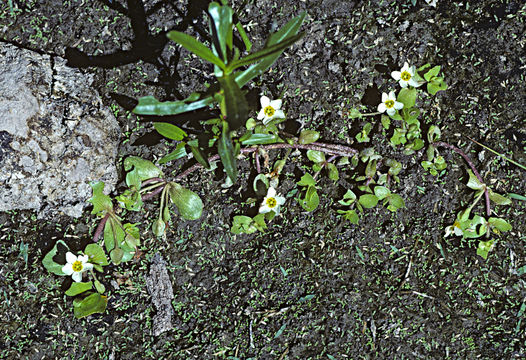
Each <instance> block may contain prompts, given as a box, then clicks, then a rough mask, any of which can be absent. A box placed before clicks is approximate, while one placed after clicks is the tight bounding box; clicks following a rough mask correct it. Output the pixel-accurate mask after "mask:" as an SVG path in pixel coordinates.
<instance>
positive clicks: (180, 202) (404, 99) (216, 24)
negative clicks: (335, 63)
mask: <svg viewBox="0 0 526 360" xmlns="http://www.w3.org/2000/svg"><path fill="white" fill-rule="evenodd" d="M208 14H209V31H210V38H211V39H212V41H211V42H210V44H204V43H201V42H199V41H198V40H197V39H195V38H194V37H192V36H190V35H188V34H185V33H181V32H177V31H170V32H169V33H168V34H167V36H168V38H169V39H170V40H173V41H174V42H175V43H177V44H178V45H180V46H181V47H183V48H185V49H186V50H188V51H190V52H192V53H193V54H195V55H197V56H199V57H200V58H202V59H203V60H204V61H206V62H208V63H211V64H213V67H214V75H215V78H216V80H217V82H216V83H215V84H212V85H210V86H207V87H206V88H205V89H195V90H196V91H195V92H193V93H191V94H189V95H188V96H187V98H186V99H184V100H177V101H159V100H157V99H156V98H154V97H152V96H147V97H142V98H140V99H139V100H138V104H137V106H136V107H135V109H134V110H133V112H134V113H135V114H137V115H157V116H169V115H176V114H184V113H187V112H191V111H195V110H198V109H202V108H210V109H212V110H214V111H215V112H213V113H214V114H215V115H214V116H213V117H211V118H210V119H207V120H203V121H202V125H203V126H204V128H205V132H204V134H203V133H202V134H199V136H197V135H198V134H193V133H187V132H186V131H185V130H183V129H181V128H180V127H178V126H176V125H174V124H172V123H169V122H155V123H154V124H153V126H154V128H155V129H156V130H157V132H159V134H161V135H162V136H164V137H165V138H167V139H170V140H171V141H173V150H172V151H171V152H169V153H168V154H166V155H165V156H163V157H162V158H161V159H159V160H158V161H157V164H154V163H153V162H152V161H150V160H148V159H143V158H140V157H136V156H129V157H127V158H126V159H125V160H124V170H125V171H126V177H125V183H126V190H124V191H123V192H121V193H120V194H118V195H116V196H115V197H114V198H112V197H110V196H109V195H107V194H105V193H104V192H103V190H104V184H103V183H102V182H97V183H93V184H91V186H92V189H93V196H92V198H91V199H90V200H89V201H90V203H91V205H92V206H93V209H92V211H91V213H92V214H93V215H95V216H97V217H98V218H100V221H99V223H98V226H97V227H96V229H95V231H94V234H93V243H91V244H89V245H87V246H86V247H85V249H84V250H83V251H82V252H79V253H74V252H73V251H71V250H70V249H69V246H68V244H67V243H66V242H65V241H63V240H59V241H58V242H57V243H56V245H55V247H54V248H53V249H52V250H51V251H50V252H49V253H48V254H47V255H46V256H45V258H44V260H43V264H44V266H45V267H46V268H47V269H48V270H49V271H50V272H52V273H53V274H55V275H60V276H72V277H73V280H74V281H73V283H72V284H71V286H70V288H69V289H68V290H67V291H66V295H68V296H71V297H73V298H74V300H73V309H74V315H75V316H76V317H79V318H80V317H84V316H87V315H90V314H93V313H97V312H104V311H105V309H106V305H107V302H108V298H107V296H106V295H104V294H105V291H106V289H105V287H104V285H103V284H102V283H101V282H100V281H99V280H98V279H97V273H101V272H103V271H104V267H105V266H108V265H109V264H110V262H111V263H112V264H114V265H119V264H121V263H125V262H128V261H131V260H132V259H134V256H135V255H136V253H137V251H138V248H139V246H140V244H141V238H140V234H141V232H142V231H141V229H140V228H139V224H136V223H131V222H127V221H126V220H125V215H126V214H127V213H129V212H140V211H143V210H144V205H145V202H147V201H150V200H151V199H153V198H157V197H158V198H159V207H158V210H157V211H156V212H155V216H154V218H153V219H152V221H151V225H150V226H151V231H152V232H153V234H154V235H155V236H158V237H164V236H165V234H166V229H167V228H168V227H169V226H170V224H172V223H173V222H174V221H176V220H175V219H176V217H175V216H177V214H178V216H180V217H182V218H183V219H186V220H198V219H199V218H200V217H201V215H202V212H203V209H204V208H205V207H206V206H207V199H206V198H205V199H204V201H203V199H201V198H200V196H199V195H198V194H197V193H196V192H194V191H193V190H190V189H189V188H187V187H186V186H185V184H184V181H185V179H186V178H187V177H188V176H189V175H190V174H192V173H194V172H195V171H197V170H202V169H204V170H208V171H211V170H214V169H217V168H218V167H220V168H222V169H223V170H224V174H225V177H224V184H223V186H224V187H229V186H232V184H234V183H235V182H236V181H237V180H238V178H239V177H240V176H243V177H244V178H247V176H248V175H250V174H253V175H254V180H253V181H252V187H253V191H254V194H255V197H254V198H249V199H247V200H246V203H247V204H253V206H254V207H255V208H256V209H257V211H256V212H257V215H255V216H248V214H243V213H237V214H236V215H235V216H234V217H233V219H232V224H231V227H230V228H231V232H232V233H234V234H242V233H244V234H251V233H254V232H258V231H261V232H264V231H266V229H267V228H268V227H269V226H270V225H271V223H272V220H273V219H274V218H275V217H276V216H283V212H284V209H285V208H286V207H288V206H295V204H298V205H299V206H300V207H301V208H302V209H303V210H304V211H307V212H310V211H315V210H316V209H317V208H318V205H319V203H320V195H319V192H323V190H324V189H323V184H324V182H323V181H321V180H320V178H321V177H322V176H327V178H328V180H327V181H333V182H338V181H339V180H340V179H341V178H342V177H346V178H347V179H348V180H350V181H349V182H346V184H349V183H352V184H354V187H352V188H348V189H345V194H344V195H343V198H341V199H336V200H337V201H336V204H337V205H336V208H335V211H336V213H337V214H339V215H340V216H341V217H342V220H343V221H348V224H349V226H353V224H357V223H358V222H359V221H360V218H362V217H364V216H366V214H367V209H370V208H373V207H375V206H383V207H385V208H386V209H388V210H389V211H392V212H396V211H397V210H398V209H401V208H404V207H405V201H406V200H405V199H403V198H402V196H400V195H399V194H397V193H396V189H397V188H399V186H400V184H401V182H402V179H400V172H401V170H402V168H403V164H402V163H401V162H399V161H397V160H395V159H392V158H388V157H385V156H382V155H380V154H379V153H378V151H376V149H375V148H374V147H373V146H369V145H368V144H370V143H371V142H372V137H377V138H378V139H379V141H381V142H383V143H385V144H386V145H388V146H391V147H392V148H393V149H398V150H401V151H403V152H404V153H405V154H406V155H408V156H412V157H415V158H416V159H419V161H420V162H421V165H422V166H423V168H424V169H426V171H428V172H429V173H430V174H431V175H433V176H437V177H439V176H441V174H443V172H444V171H446V167H447V163H446V161H445V159H444V157H443V156H442V155H441V154H440V152H439V149H447V150H450V151H453V152H455V153H457V154H459V155H460V156H462V157H463V158H464V160H466V162H467V164H468V167H469V170H468V174H469V180H468V183H467V186H468V187H469V188H470V189H473V190H474V191H475V194H474V199H473V202H472V203H471V204H470V205H469V206H468V207H466V208H464V209H462V210H460V211H459V213H458V214H456V218H455V214H449V215H447V216H446V217H447V218H450V219H451V220H452V221H453V224H452V225H448V226H446V227H444V235H445V236H459V237H462V238H477V239H480V242H479V247H478V251H477V253H478V254H479V255H480V256H482V257H484V258H486V257H487V256H488V253H489V251H490V250H491V248H492V246H493V245H494V243H495V241H496V239H497V237H498V235H499V234H500V233H501V232H504V231H508V230H510V229H511V225H510V224H509V223H508V222H507V221H506V220H505V219H503V218H501V217H498V216H497V215H495V212H494V211H493V209H492V207H491V206H492V205H491V204H492V203H494V204H496V205H506V204H509V203H510V200H509V199H507V198H505V197H503V196H501V195H498V194H496V193H494V192H493V191H492V190H491V189H490V188H489V187H488V186H487V185H486V183H485V182H484V181H483V179H482V177H481V176H480V174H479V173H478V171H477V169H476V168H475V166H474V164H473V162H472V161H471V160H470V159H469V157H468V156H467V155H466V154H465V153H464V152H463V151H462V150H461V149H459V148H457V147H456V146H453V145H450V144H448V143H446V142H444V141H441V140H440V137H441V131H440V129H439V128H438V127H437V126H434V125H430V126H429V127H428V129H427V132H426V133H425V134H423V131H422V124H421V110H420V109H419V107H418V102H417V100H418V98H419V97H424V96H425V97H428V96H433V95H435V94H436V93H437V92H438V91H444V90H446V89H447V85H446V83H445V81H444V77H443V75H441V67H440V66H435V67H431V65H430V64H425V65H423V66H420V67H419V68H416V67H415V66H412V65H410V64H409V63H408V62H406V63H405V64H403V66H402V67H401V69H400V70H399V71H393V72H392V74H391V75H392V78H393V81H392V83H390V84H387V85H386V91H385V92H384V93H383V94H382V98H381V103H380V104H378V106H377V109H376V110H377V112H373V113H361V112H360V111H359V110H358V109H349V111H348V114H349V115H348V120H349V121H358V120H360V121H365V120H364V119H366V118H368V117H371V118H374V119H378V120H379V122H377V123H374V122H365V123H363V127H362V129H361V131H360V132H359V133H358V134H357V135H356V141H357V142H358V144H360V150H358V149H355V148H353V147H350V146H348V145H341V144H331V143H326V142H323V141H320V133H319V132H318V131H315V130H303V131H301V132H299V133H298V134H290V133H287V132H285V131H284V126H283V125H284V122H285V121H286V113H285V110H284V109H285V106H284V99H271V98H270V97H268V96H266V95H263V96H261V98H260V104H261V108H260V109H259V110H258V111H256V112H251V111H250V109H249V106H248V103H247V100H246V98H245V95H246V90H245V89H244V87H246V85H247V84H249V83H250V81H251V80H253V79H254V78H256V77H258V76H260V75H261V74H263V73H264V72H265V71H267V70H268V69H269V68H270V67H271V66H272V64H274V62H275V61H276V60H277V59H278V57H279V56H280V55H281V54H282V53H283V51H285V50H286V49H287V48H289V47H291V46H292V45H293V44H294V43H296V42H297V41H298V40H300V39H301V38H302V36H303V35H304V34H303V33H301V32H300V31H299V30H300V27H301V25H302V23H303V20H304V18H305V16H306V14H305V13H303V14H300V15H299V16H297V17H295V18H293V19H292V20H290V21H289V22H288V23H287V24H286V25H284V26H283V27H282V28H281V29H279V30H278V31H277V32H275V33H272V34H270V35H269V37H268V39H267V41H266V43H265V45H264V46H263V47H262V48H261V49H260V50H257V51H252V43H251V42H250V40H249V39H248V37H247V34H246V33H245V31H244V29H243V27H242V25H241V23H240V22H239V21H237V20H236V19H237V17H236V16H235V14H234V11H233V9H232V8H231V7H230V6H228V5H227V4H226V2H225V1H223V2H222V3H217V2H212V3H210V5H209V7H208ZM234 34H237V35H236V36H238V37H239V38H241V40H242V42H236V41H234V40H233V39H234ZM236 43H242V44H243V47H242V48H238V47H237V46H235V44H236ZM397 85H399V86H400V89H399V90H395V89H394V88H395V86H397ZM424 85H426V86H424ZM424 88H425V90H423V89H424ZM375 128H379V129H380V131H379V132H374V129H375ZM424 148H425V149H424ZM276 150H281V151H279V152H275V153H274V154H272V156H271V152H274V151H276ZM298 151H300V152H302V151H303V152H305V155H306V158H305V161H301V163H298V165H301V167H299V170H300V171H301V172H302V174H301V176H298V178H297V179H296V182H295V184H296V189H294V191H288V193H287V195H285V196H284V195H282V194H285V192H284V191H283V190H281V189H280V178H281V176H282V174H283V172H284V169H285V165H286V164H287V162H291V161H295V162H297V161H298V160H292V156H291V154H292V153H293V152H298ZM422 157H423V160H422V159H421V158H422ZM179 159H186V161H187V163H188V164H187V165H185V166H184V167H183V168H184V169H185V170H182V171H180V172H179V173H177V174H176V175H166V174H168V173H169V174H173V171H166V169H169V168H170V165H169V163H171V162H174V161H175V160H179ZM271 159H273V160H271ZM295 159H296V158H295ZM238 161H247V162H249V163H250V164H251V166H249V167H248V169H249V170H248V172H247V173H244V174H241V175H240V174H238ZM249 173H250V174H249ZM291 194H292V195H291ZM292 197H295V201H293V199H290V198H292ZM482 198H484V199H485V209H486V212H485V214H478V213H477V209H478V208H476V204H477V203H478V202H479V201H480V200H481V199H482ZM175 209H177V212H174V210H175ZM251 213H253V212H251ZM59 253H65V254H66V263H59V260H57V259H58V258H59V257H58V256H57V255H59Z"/></svg>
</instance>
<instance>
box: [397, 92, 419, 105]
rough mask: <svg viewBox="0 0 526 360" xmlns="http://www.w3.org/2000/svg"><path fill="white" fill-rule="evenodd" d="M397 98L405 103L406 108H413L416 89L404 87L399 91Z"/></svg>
mask: <svg viewBox="0 0 526 360" xmlns="http://www.w3.org/2000/svg"><path fill="white" fill-rule="evenodd" d="M397 100H398V101H399V102H401V103H402V104H404V109H409V108H412V107H413V106H415V103H416V89H415V88H411V89H410V88H403V89H402V90H400V92H399V93H398V97H397Z"/></svg>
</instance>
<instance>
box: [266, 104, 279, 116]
mask: <svg viewBox="0 0 526 360" xmlns="http://www.w3.org/2000/svg"><path fill="white" fill-rule="evenodd" d="M263 112H264V113H265V115H266V116H268V117H272V116H273V115H274V113H275V112H276V110H274V108H273V107H272V106H270V105H269V106H267V107H266V108H265V109H264V110H263Z"/></svg>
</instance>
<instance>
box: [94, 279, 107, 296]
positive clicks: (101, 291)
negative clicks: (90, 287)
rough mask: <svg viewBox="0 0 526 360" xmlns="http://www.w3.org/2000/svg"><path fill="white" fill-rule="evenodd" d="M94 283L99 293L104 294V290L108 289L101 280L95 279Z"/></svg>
mask: <svg viewBox="0 0 526 360" xmlns="http://www.w3.org/2000/svg"><path fill="white" fill-rule="evenodd" d="M94 285H95V290H97V292H98V293H99V294H103V293H104V291H106V287H105V286H104V285H102V283H101V282H100V281H99V280H95V282H94Z"/></svg>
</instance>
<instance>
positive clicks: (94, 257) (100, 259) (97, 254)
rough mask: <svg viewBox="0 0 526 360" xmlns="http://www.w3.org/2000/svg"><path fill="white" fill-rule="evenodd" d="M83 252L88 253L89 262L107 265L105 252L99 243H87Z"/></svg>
mask: <svg viewBox="0 0 526 360" xmlns="http://www.w3.org/2000/svg"><path fill="white" fill-rule="evenodd" d="M84 254H85V255H88V258H89V262H90V263H93V264H98V265H101V266H106V265H109V262H108V258H107V257H106V253H105V252H104V250H103V249H102V247H101V246H100V245H99V244H88V245H86V248H85V249H84Z"/></svg>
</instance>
